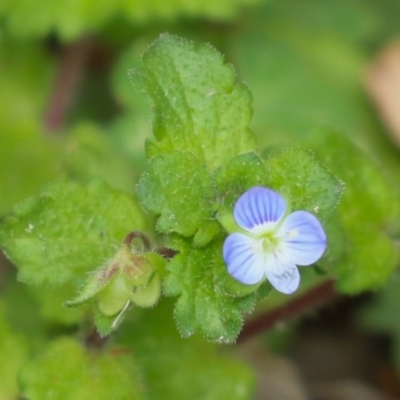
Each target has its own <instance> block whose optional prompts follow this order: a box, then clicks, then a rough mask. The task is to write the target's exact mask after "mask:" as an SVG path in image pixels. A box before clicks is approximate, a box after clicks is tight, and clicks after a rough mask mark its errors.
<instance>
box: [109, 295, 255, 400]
mask: <svg viewBox="0 0 400 400" xmlns="http://www.w3.org/2000/svg"><path fill="white" fill-rule="evenodd" d="M172 314H173V307H172V302H171V301H167V300H163V301H162V302H161V303H160V304H159V305H158V306H157V307H156V308H154V309H151V310H148V311H146V312H145V313H142V314H138V315H137V318H136V319H132V320H131V321H126V325H127V329H124V330H120V331H118V332H117V339H116V340H117V343H118V344H121V345H122V346H124V347H125V348H126V347H127V346H129V347H128V348H131V349H132V350H133V353H134V354H135V356H136V357H137V359H138V362H139V363H140V366H141V368H142V372H143V383H144V385H145V387H146V392H147V393H148V395H149V398H150V399H152V400H165V399H190V400H204V399H207V400H221V399H229V400H250V399H252V398H253V396H254V394H253V388H254V376H253V374H252V373H251V371H250V370H249V368H248V367H247V366H246V365H244V364H242V363H240V362H238V361H237V360H235V359H233V358H232V357H229V356H228V355H227V354H226V353H221V352H220V351H219V350H220V349H219V347H218V346H217V345H215V344H213V343H210V342H208V341H206V340H205V339H203V338H201V337H199V336H196V337H191V338H187V339H182V338H181V337H180V336H179V334H178V332H176V328H175V325H174V321H173V319H172ZM160 326H162V329H160Z"/></svg>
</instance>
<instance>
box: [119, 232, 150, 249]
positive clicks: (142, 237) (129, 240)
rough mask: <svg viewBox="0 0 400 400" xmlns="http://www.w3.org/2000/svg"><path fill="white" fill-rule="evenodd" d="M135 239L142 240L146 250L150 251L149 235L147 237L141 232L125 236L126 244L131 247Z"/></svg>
mask: <svg viewBox="0 0 400 400" xmlns="http://www.w3.org/2000/svg"><path fill="white" fill-rule="evenodd" d="M134 239H140V240H141V241H142V242H143V246H144V250H149V249H150V247H151V245H150V240H149V238H148V237H147V235H145V234H144V233H143V232H140V231H133V232H130V233H128V234H127V235H126V236H125V239H124V244H126V245H127V246H128V247H130V246H131V244H132V241H133V240H134Z"/></svg>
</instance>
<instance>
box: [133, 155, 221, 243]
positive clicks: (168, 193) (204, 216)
mask: <svg viewBox="0 0 400 400" xmlns="http://www.w3.org/2000/svg"><path fill="white" fill-rule="evenodd" d="M138 196H139V200H141V202H142V204H143V205H144V206H145V207H146V208H147V209H148V210H149V211H152V212H153V213H155V214H158V215H160V217H159V218H158V221H157V226H156V227H157V229H158V230H159V231H160V232H162V233H169V232H178V233H180V234H182V235H184V236H191V235H193V234H194V233H196V231H197V230H198V229H199V228H200V227H201V226H203V225H207V224H209V223H210V219H211V218H212V212H213V208H212V200H213V196H214V191H213V188H212V184H211V178H210V175H209V173H208V172H207V170H206V168H205V165H204V163H203V162H202V161H201V160H200V159H198V158H197V157H195V156H194V155H193V154H190V153H180V152H171V153H169V154H165V155H163V156H157V157H154V158H153V159H152V160H151V161H150V170H149V172H148V173H145V174H143V176H142V178H141V179H140V182H139V186H138Z"/></svg>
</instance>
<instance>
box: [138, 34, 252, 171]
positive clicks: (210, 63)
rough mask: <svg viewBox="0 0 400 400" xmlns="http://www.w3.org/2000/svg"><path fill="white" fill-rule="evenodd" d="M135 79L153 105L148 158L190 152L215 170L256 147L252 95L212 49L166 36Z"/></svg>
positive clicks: (145, 59)
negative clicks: (252, 119)
mask: <svg viewBox="0 0 400 400" xmlns="http://www.w3.org/2000/svg"><path fill="white" fill-rule="evenodd" d="M132 80H133V83H134V84H136V85H137V86H139V88H140V89H141V91H142V92H143V93H145V94H146V95H147V96H148V97H149V99H150V101H151V102H152V104H153V133H154V136H155V137H156V140H153V141H149V142H147V156H148V157H154V156H156V155H160V154H165V153H168V152H172V151H182V152H186V151H190V152H192V153H193V154H194V156H195V157H196V158H198V159H199V160H201V161H202V162H204V163H205V165H206V167H207V168H208V169H214V168H216V167H218V166H219V165H222V164H223V163H224V162H226V161H228V160H229V159H231V158H232V157H233V156H235V155H237V154H240V153H245V152H248V151H251V150H252V149H253V148H254V138H253V136H252V134H251V133H250V131H249V128H248V125H249V122H250V118H251V96H250V93H249V91H248V89H247V88H246V87H245V86H244V85H239V84H237V83H236V82H235V74H234V70H233V68H232V66H230V65H226V64H224V60H223V58H222V56H221V54H219V53H218V52H217V51H216V50H215V49H214V48H212V47H211V46H207V45H196V44H194V43H193V42H189V41H186V40H185V39H181V38H178V37H174V36H171V35H167V34H164V35H162V36H160V38H159V39H158V40H156V41H155V42H154V43H153V44H152V45H151V46H150V48H149V49H148V50H147V52H146V53H145V54H144V55H143V61H142V66H141V68H140V69H138V70H136V71H133V72H132Z"/></svg>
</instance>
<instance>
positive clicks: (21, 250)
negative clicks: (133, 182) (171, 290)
mask: <svg viewBox="0 0 400 400" xmlns="http://www.w3.org/2000/svg"><path fill="white" fill-rule="evenodd" d="M144 228H145V220H144V217H143V216H142V214H141V212H140V210H139V208H138V206H137V204H136V203H135V201H134V199H132V198H131V197H130V196H128V195H127V194H126V193H124V192H121V191H118V190H113V189H111V188H110V187H109V186H108V185H107V184H105V183H104V182H102V181H101V180H95V181H92V182H91V183H90V184H89V185H88V186H86V187H84V186H81V185H78V184H75V183H71V182H55V183H52V184H50V185H48V186H47V187H45V188H44V189H43V191H42V193H41V195H40V196H38V197H36V198H31V199H27V200H25V201H23V202H22V203H20V204H18V205H17V206H15V208H14V212H13V215H12V216H10V217H9V218H7V219H6V220H5V221H4V223H3V224H2V225H1V227H0V243H1V246H2V247H3V249H4V251H5V252H6V254H7V256H8V257H9V258H10V260H11V261H12V262H13V263H14V264H15V265H17V267H18V270H19V274H18V276H19V279H20V280H22V281H24V282H27V283H30V284H45V283H48V284H51V285H60V284H63V283H66V282H71V283H73V284H75V285H76V284H78V285H79V284H81V283H83V281H84V280H85V279H86V273H87V272H89V271H93V270H95V269H96V268H97V267H99V266H100V265H102V264H103V263H105V262H106V260H107V259H108V258H110V257H111V256H112V255H113V254H114V252H115V249H114V246H115V245H118V244H119V243H121V242H122V240H123V239H124V237H125V236H126V235H127V234H128V233H129V232H130V231H132V230H143V229H144ZM66 300H67V299H66Z"/></svg>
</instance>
